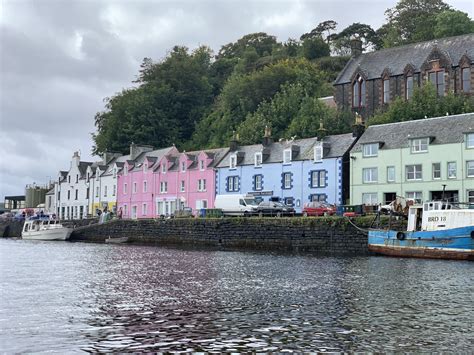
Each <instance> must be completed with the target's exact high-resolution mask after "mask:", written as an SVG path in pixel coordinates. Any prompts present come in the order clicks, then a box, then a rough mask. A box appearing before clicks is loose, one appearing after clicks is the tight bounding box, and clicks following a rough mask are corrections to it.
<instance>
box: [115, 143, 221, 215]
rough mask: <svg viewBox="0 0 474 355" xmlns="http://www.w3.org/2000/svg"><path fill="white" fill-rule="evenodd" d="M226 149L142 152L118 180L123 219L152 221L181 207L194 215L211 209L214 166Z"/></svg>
mask: <svg viewBox="0 0 474 355" xmlns="http://www.w3.org/2000/svg"><path fill="white" fill-rule="evenodd" d="M227 151H228V148H222V149H210V150H205V151H196V152H183V153H179V152H178V150H177V149H176V148H175V147H169V148H165V149H160V150H154V151H143V152H141V153H139V154H136V155H135V157H134V159H128V160H126V161H125V163H124V167H123V170H122V171H121V173H120V174H119V177H118V186H119V187H118V196H117V207H118V211H120V209H121V210H122V217H123V218H133V219H136V218H154V217H157V216H160V215H165V216H166V215H170V214H173V213H175V211H176V210H182V209H183V208H184V207H190V208H192V209H193V214H197V213H198V211H199V209H201V208H212V207H214V199H215V195H216V173H217V171H216V169H215V166H216V165H217V163H219V161H220V160H221V159H222V157H224V156H225V155H226V154H227Z"/></svg>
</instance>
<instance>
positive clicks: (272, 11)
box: [0, 0, 474, 201]
mask: <svg viewBox="0 0 474 355" xmlns="http://www.w3.org/2000/svg"><path fill="white" fill-rule="evenodd" d="M396 1H397V0H371V1H359V0H353V1H351V0H346V1H342V0H308V1H299V0H293V1H278V0H276V1H267V0H256V1H247V0H239V1H237V0H234V1H228V0H208V1H206V0H204V1H197V0H196V1H190V0H188V1H179V0H178V1H156V0H155V1H136V0H129V1H101V0H67V1H66V0H65V1H60V0H41V1H39V0H31V1H24V0H0V67H1V68H0V199H1V200H0V201H3V197H4V195H16V194H24V187H25V185H26V184H30V183H33V182H36V183H37V184H45V183H46V182H47V181H48V180H49V179H50V178H53V179H55V178H56V177H57V173H58V171H59V170H68V169H69V165H70V158H71V156H72V154H73V152H74V151H75V150H80V151H81V155H82V158H83V159H82V160H88V161H92V160H96V159H97V157H91V154H90V151H91V146H92V140H91V133H92V132H94V115H95V113H96V112H97V111H100V110H102V109H103V107H104V102H103V99H104V98H105V97H107V96H112V95H114V94H115V93H116V92H119V91H121V89H122V88H124V87H128V86H130V85H131V82H132V80H134V79H135V76H136V74H137V72H138V68H139V65H140V63H141V61H142V59H143V58H144V57H151V58H153V60H159V59H161V58H163V57H164V56H165V55H166V53H167V51H168V50H169V49H170V48H172V47H173V46H174V45H177V44H178V45H185V46H187V47H189V48H195V47H197V46H199V45H203V44H205V45H209V46H210V47H211V48H213V49H214V51H215V52H217V51H218V50H219V48H220V46H222V45H223V44H226V43H229V42H233V41H235V40H237V39H238V38H240V37H242V36H243V35H245V34H249V33H253V32H261V31H263V32H267V33H269V34H272V35H275V36H277V38H278V40H280V41H284V40H286V39H288V38H290V37H291V38H298V37H299V36H300V35H301V34H302V33H305V32H308V31H310V30H311V29H313V28H314V27H315V26H316V25H317V24H318V23H319V22H322V21H324V20H328V19H332V20H335V21H336V22H337V23H338V24H339V25H338V30H342V29H343V28H344V27H345V26H347V25H350V24H352V23H354V22H362V23H367V24H370V25H371V26H372V27H374V28H375V29H376V28H378V27H379V26H380V25H381V24H382V23H383V22H384V11H385V10H386V9H387V8H389V7H392V6H393V5H394V4H395V3H396ZM445 1H446V0H445ZM446 2H447V3H449V4H450V5H452V6H453V7H455V8H456V9H459V10H462V11H464V12H467V13H468V14H469V16H470V17H471V18H472V17H473V13H474V1H473V0H447V1H446Z"/></svg>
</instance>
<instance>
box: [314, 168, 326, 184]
mask: <svg viewBox="0 0 474 355" xmlns="http://www.w3.org/2000/svg"><path fill="white" fill-rule="evenodd" d="M325 186H326V171H325V170H316V171H312V172H311V187H325Z"/></svg>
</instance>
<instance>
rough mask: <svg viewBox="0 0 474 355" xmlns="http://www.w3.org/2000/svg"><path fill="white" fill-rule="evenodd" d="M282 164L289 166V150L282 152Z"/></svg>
mask: <svg viewBox="0 0 474 355" xmlns="http://www.w3.org/2000/svg"><path fill="white" fill-rule="evenodd" d="M283 164H291V149H285V150H284V151H283Z"/></svg>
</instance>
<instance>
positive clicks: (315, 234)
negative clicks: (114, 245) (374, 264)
mask: <svg viewBox="0 0 474 355" xmlns="http://www.w3.org/2000/svg"><path fill="white" fill-rule="evenodd" d="M372 219H373V218H370V219H368V218H365V219H364V218H360V219H358V220H357V219H356V220H355V221H354V222H355V223H356V224H357V225H358V226H362V227H364V226H365V227H367V226H368V225H369V224H370V222H371V221H372ZM109 237H111V238H120V237H128V242H131V243H141V244H153V245H185V246H207V247H219V248H231V249H235V248H241V249H242V248H243V249H251V250H285V251H298V252H303V251H304V252H316V253H320V254H324V255H368V254H369V252H368V248H367V233H366V232H364V231H361V230H359V229H356V228H355V227H353V226H352V225H351V224H350V223H349V222H348V220H347V219H345V218H337V217H327V218H253V217H252V218H216V219H164V220H162V219H146V220H114V221H111V222H108V223H105V224H101V225H91V226H84V227H80V228H77V229H76V230H75V231H74V232H73V233H72V235H71V240H72V241H87V242H104V241H105V239H107V238H109Z"/></svg>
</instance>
